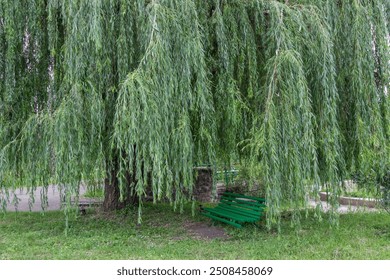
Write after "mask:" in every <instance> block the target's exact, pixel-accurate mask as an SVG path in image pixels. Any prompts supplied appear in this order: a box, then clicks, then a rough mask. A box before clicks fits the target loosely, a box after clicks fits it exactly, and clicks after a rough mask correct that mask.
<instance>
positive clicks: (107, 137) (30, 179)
mask: <svg viewBox="0 0 390 280" xmlns="http://www.w3.org/2000/svg"><path fill="white" fill-rule="evenodd" d="M389 7H390V6H389V3H388V1H384V0H375V1H366V0H353V1H331V0H321V1H308V0H290V1H275V0H272V1H263V0H249V1H243V0H231V1H226V0H213V1H203V0H185V1H179V0H151V1H145V0H133V1H119V0H118V1H103V0H98V1H79V0H71V1H57V0H46V1H43V0H34V1H21V0H17V1H9V0H0V193H1V194H4V195H1V197H0V204H1V205H2V207H3V209H5V205H6V204H7V203H9V202H10V201H12V200H14V199H13V198H12V197H10V196H9V194H8V195H7V190H9V188H10V187H11V188H17V187H20V186H25V187H27V188H28V190H29V191H30V193H32V192H33V190H34V189H35V188H36V186H38V185H44V186H47V185H48V184H50V183H56V184H59V185H61V186H63V188H64V190H65V199H66V200H67V202H68V203H67V206H65V213H67V214H68V213H69V211H70V197H71V196H72V195H76V196H77V195H78V191H79V185H80V182H87V183H92V182H101V181H102V180H103V179H104V178H108V179H110V180H111V182H118V185H117V186H116V185H115V184H114V183H112V185H109V186H108V187H112V188H113V187H118V188H119V193H120V196H119V198H118V199H119V200H126V198H127V197H128V196H129V195H132V196H135V197H136V198H137V200H138V201H139V208H138V209H139V221H141V210H142V207H143V206H142V203H141V202H142V197H143V196H144V195H145V193H146V192H148V190H149V189H150V191H151V192H152V194H153V198H154V201H155V202H157V201H160V200H162V199H167V200H169V201H170V202H171V203H172V204H173V205H174V208H175V209H176V208H180V209H182V207H183V204H184V203H185V201H188V200H192V191H193V190H192V189H193V184H194V176H195V175H196V174H194V171H193V170H194V169H193V168H194V166H196V165H197V164H199V163H214V162H218V163H221V164H223V165H225V166H228V165H230V164H231V162H233V161H237V160H240V161H242V162H250V164H251V166H252V170H251V175H250V176H251V178H250V179H251V180H252V181H257V182H263V183H264V185H265V188H266V195H267V201H268V209H269V211H268V213H267V225H268V227H269V228H270V227H272V226H274V225H276V226H280V221H281V212H282V211H283V209H293V215H292V223H293V224H294V225H296V226H298V225H299V223H300V219H301V218H302V217H301V215H302V214H301V213H302V212H301V211H300V210H301V209H303V208H306V209H307V201H308V199H309V197H312V198H314V199H317V201H318V191H319V190H320V189H326V190H327V191H329V192H331V193H332V194H333V196H332V199H331V201H330V202H331V205H332V206H333V210H335V209H337V206H338V205H337V200H338V195H339V193H340V192H341V190H342V185H341V182H342V181H343V180H346V179H350V178H351V177H353V176H354V175H355V174H359V176H361V177H364V178H369V179H370V180H368V181H370V182H371V183H372V184H368V185H367V186H365V187H370V188H374V187H378V184H377V183H376V182H378V178H381V177H383V176H384V174H385V173H386V170H389V168H390V167H389V162H390V159H389V156H390V145H389V139H390V127H389V125H390V120H389V118H390V115H389V114H390V113H389V112H390V110H389V88H388V87H389V77H390V74H389V67H390V64H389V63H388V62H389V59H390V57H389V56H390V51H389V46H390V44H389ZM110 177H111V178H110ZM129 178H132V180H129ZM110 180H108V181H110ZM379 181H380V180H379ZM362 187H364V186H363V185H362ZM42 198H43V206H44V205H45V192H44V193H43V197H42ZM317 208H318V209H317V210H318V211H316V215H318V216H319V217H320V219H321V212H320V204H319V203H318V207H317ZM330 217H331V220H330V221H331V223H332V224H337V222H338V219H337V213H336V211H332V215H330Z"/></svg>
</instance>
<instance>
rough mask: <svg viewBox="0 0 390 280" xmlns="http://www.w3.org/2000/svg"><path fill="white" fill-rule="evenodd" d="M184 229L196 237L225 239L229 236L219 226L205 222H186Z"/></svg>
mask: <svg viewBox="0 0 390 280" xmlns="http://www.w3.org/2000/svg"><path fill="white" fill-rule="evenodd" d="M184 227H185V228H186V230H187V231H188V232H189V233H190V234H191V235H192V236H193V237H194V238H198V239H210V240H211V239H216V238H218V239H227V238H229V236H228V235H227V234H226V233H225V230H224V229H223V228H221V227H215V226H212V225H210V224H207V223H200V222H188V223H186V224H185V225H184Z"/></svg>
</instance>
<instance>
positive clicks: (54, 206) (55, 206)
mask: <svg viewBox="0 0 390 280" xmlns="http://www.w3.org/2000/svg"><path fill="white" fill-rule="evenodd" d="M86 189H87V188H86V187H85V186H82V187H80V197H82V196H83V194H84V193H85V192H86ZM41 192H42V187H37V189H36V190H35V192H34V200H35V202H34V203H33V204H32V208H31V211H33V212H40V211H42V207H41ZM15 194H16V196H17V197H18V199H19V204H18V208H17V211H20V212H24V211H30V206H29V201H30V197H31V196H30V194H27V193H26V190H23V189H21V190H16V191H15ZM4 197H5V196H4V194H2V193H1V192H0V202H1V200H2V199H4ZM47 198H48V207H47V208H46V211H55V210H60V209H61V198H60V191H59V189H58V187H57V186H55V185H52V186H49V188H48V192H47ZM12 199H13V191H11V193H10V200H11V202H12ZM83 200H84V199H83ZM321 204H322V208H323V210H324V212H326V211H328V210H329V209H330V206H329V205H328V204H327V203H326V202H324V201H322V202H321ZM309 205H310V206H311V207H315V206H316V203H315V202H314V201H310V202H309ZM6 209H7V211H10V212H12V211H16V209H15V206H14V205H13V204H12V203H8V205H7V207H6ZM378 210H380V209H377V208H367V207H356V206H349V205H340V207H339V209H338V212H339V213H348V212H357V211H368V212H372V211H378ZM0 212H1V206H0Z"/></svg>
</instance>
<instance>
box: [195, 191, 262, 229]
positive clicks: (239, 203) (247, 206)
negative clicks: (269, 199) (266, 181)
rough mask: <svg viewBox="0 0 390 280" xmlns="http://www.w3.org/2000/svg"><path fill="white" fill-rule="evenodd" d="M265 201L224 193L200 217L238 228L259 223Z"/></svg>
mask: <svg viewBox="0 0 390 280" xmlns="http://www.w3.org/2000/svg"><path fill="white" fill-rule="evenodd" d="M265 207H266V205H265V199H264V198H258V197H251V196H246V195H241V194H234V193H229V192H225V193H224V194H223V195H222V197H221V201H220V203H219V204H218V205H217V206H216V207H214V208H204V209H203V212H202V215H204V216H206V217H209V218H211V219H213V220H216V221H221V222H224V223H227V224H230V225H232V226H235V227H238V226H237V225H240V227H241V224H243V223H246V222H249V223H255V222H257V221H259V220H260V219H261V218H262V216H263V212H264V209H265Z"/></svg>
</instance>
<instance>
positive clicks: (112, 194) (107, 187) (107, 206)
mask: <svg viewBox="0 0 390 280" xmlns="http://www.w3.org/2000/svg"><path fill="white" fill-rule="evenodd" d="M117 166H118V165H115V166H114V168H113V169H112V170H111V171H110V173H107V174H109V175H110V176H107V178H106V179H105V180H104V201H103V210H104V211H114V210H119V209H123V208H125V207H126V206H128V205H135V204H137V201H138V200H137V198H136V196H135V194H134V193H133V194H132V192H131V189H130V186H131V184H132V182H134V180H135V177H134V176H131V175H130V173H129V172H126V189H125V190H124V191H125V193H124V199H123V201H120V189H119V184H118V183H119V182H118V178H117V176H116V174H117Z"/></svg>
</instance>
